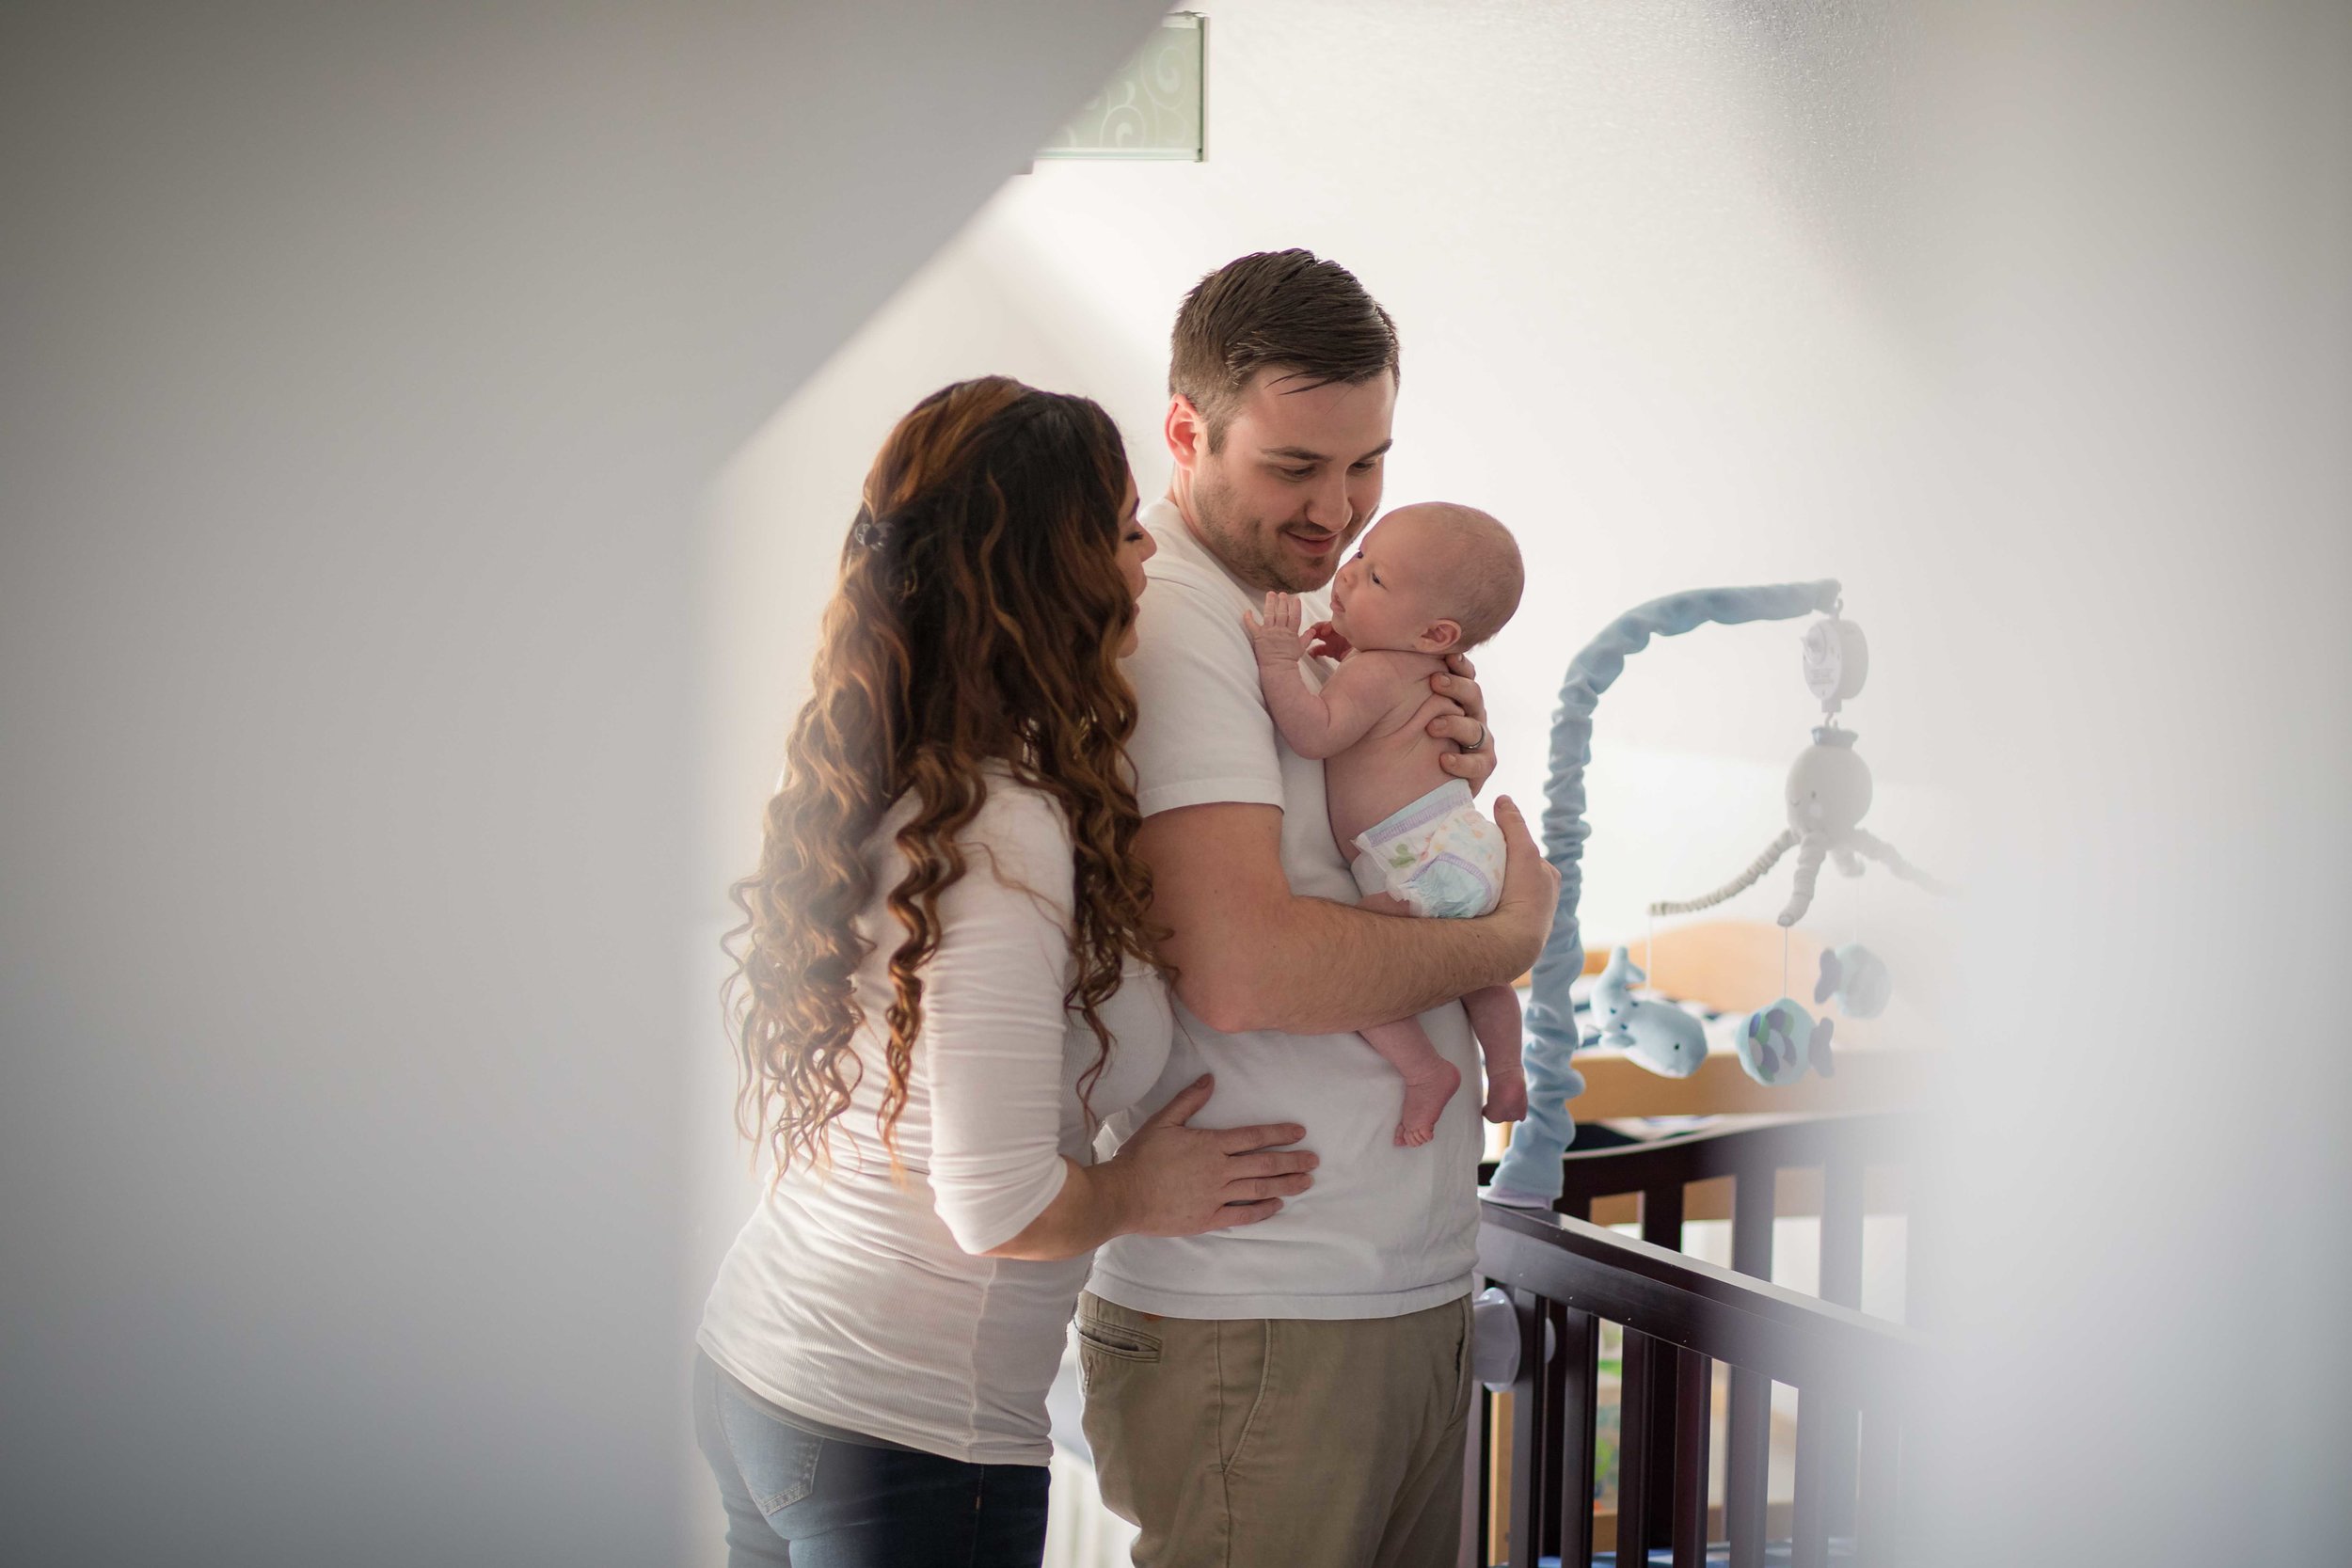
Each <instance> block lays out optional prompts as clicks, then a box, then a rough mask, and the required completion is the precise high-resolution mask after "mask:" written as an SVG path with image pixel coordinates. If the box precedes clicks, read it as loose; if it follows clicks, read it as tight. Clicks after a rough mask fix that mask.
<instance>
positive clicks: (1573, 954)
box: [1486, 581, 1943, 1209]
mask: <svg viewBox="0 0 2352 1568" xmlns="http://www.w3.org/2000/svg"><path fill="white" fill-rule="evenodd" d="M1842 608H1843V603H1842V601H1841V600H1840V599H1839V597H1838V585H1837V584H1836V582H1835V581H1821V582H1810V583H1783V584H1777V585H1773V586H1769V587H1759V588H1708V589H1699V590H1696V591H1693V592H1691V593H1686V594H1670V595H1668V596H1667V597H1665V598H1662V599H1654V600H1652V601H1650V602H1649V603H1648V604H1645V605H1643V606H1641V607H1640V608H1638V609H1636V610H1630V611H1629V612H1627V613H1626V614H1624V615H1622V616H1619V617H1618V618H1617V619H1616V620H1615V621H1613V622H1612V623H1611V624H1610V625H1609V626H1607V627H1606V628H1605V629H1603V630H1602V632H1601V634H1600V635H1599V636H1598V637H1597V638H1595V639H1594V640H1593V641H1591V642H1590V643H1588V644H1586V646H1585V647H1584V649H1583V651H1582V652H1581V653H1579V654H1578V655H1577V656H1576V657H1575V658H1574V659H1573V660H1571V661H1570V663H1569V665H1568V673H1567V678H1566V679H1565V682H1563V684H1562V686H1561V689H1560V710H1559V713H1558V715H1557V716H1556V717H1555V718H1554V720H1553V721H1552V732H1551V782H1550V785H1549V790H1548V792H1547V798H1546V804H1545V808H1544V843H1545V855H1546V858H1547V859H1549V861H1550V862H1551V863H1552V864H1554V865H1556V866H1558V867H1559V868H1560V904H1559V912H1558V914H1557V916H1556V917H1555V918H1554V920H1553V922H1552V927H1551V937H1550V940H1549V942H1547V943H1546V944H1545V946H1544V951H1543V954H1542V956H1541V957H1540V958H1537V959H1536V961H1535V973H1534V980H1533V983H1532V985H1531V989H1530V996H1529V1001H1528V1006H1527V1035H1528V1040H1527V1048H1526V1060H1527V1091H1528V1094H1527V1102H1528V1115H1527V1119H1526V1120H1524V1121H1522V1122H1520V1123H1519V1124H1518V1128H1517V1129H1516V1130H1515V1131H1514V1132H1513V1134H1512V1139H1511V1145H1510V1147H1509V1148H1506V1149H1505V1150H1504V1151H1503V1155H1502V1163H1501V1164H1500V1165H1499V1166H1498V1167H1497V1168H1496V1171H1495V1178H1494V1181H1493V1184H1492V1185H1491V1186H1490V1187H1489V1188H1488V1189H1487V1194H1486V1196H1487V1197H1488V1198H1489V1199H1490V1200H1491V1201H1494V1202H1498V1203H1506V1204H1515V1205H1520V1206H1524V1207H1531V1208H1546V1209H1548V1208H1549V1207H1550V1206H1551V1203H1552V1200H1553V1199H1555V1198H1557V1197H1558V1196H1560V1191H1561V1169H1560V1156H1561V1155H1562V1153H1564V1152H1565V1150H1566V1148H1567V1147H1568V1144H1569V1142H1570V1141H1571V1140H1572V1139H1573V1138H1574V1137H1575V1135H1576V1124H1575V1122H1574V1121H1573V1120H1571V1119H1570V1117H1569V1115H1568V1109H1567V1102H1568V1101H1570V1100H1571V1099H1573V1098H1575V1097H1576V1096H1577V1095H1579V1094H1581V1093H1582V1092H1583V1091H1584V1076H1583V1074H1581V1073H1580V1072H1578V1071H1577V1070H1576V1069H1575V1067H1574V1066H1573V1065H1571V1063H1570V1061H1569V1057H1570V1055H1571V1053H1574V1052H1575V1051H1576V1050H1577V1049H1578V1048H1579V1047H1580V1046H1583V1045H1594V1044H1598V1045H1607V1046H1612V1047H1614V1048H1617V1049H1620V1050H1623V1051H1625V1052H1627V1053H1629V1055H1631V1056H1632V1057H1633V1059H1634V1060H1636V1061H1638V1062H1640V1063H1641V1064H1642V1065H1643V1066H1645V1067H1646V1068H1648V1069H1651V1070H1652V1071H1655V1072H1660V1073H1663V1074H1665V1075H1666V1076H1668V1077H1670V1078H1684V1077H1688V1076H1690V1075H1691V1074H1692V1073H1693V1072H1696V1071H1697V1070H1698V1069H1699V1065H1700V1063H1701V1062H1702V1061H1704V1060H1705V1059H1706V1055H1707V1041H1706V1037H1705V1035H1704V1033H1703V1032H1702V1029H1701V1026H1700V1023H1699V1021H1698V1020H1697V1019H1696V1018H1694V1017H1692V1015H1691V1014H1689V1013H1687V1012H1685V1011H1684V1010H1683V1009H1681V1008H1680V1007H1677V1006H1673V1005H1672V1004H1670V1003H1665V1002H1657V1001H1650V1000H1645V999H1642V998H1637V997H1635V996H1634V995H1633V994H1632V988H1633V987H1634V986H1636V985H1638V984H1640V983H1641V982H1642V981H1643V980H1645V979H1646V978H1647V976H1646V975H1645V974H1643V972H1642V971H1641V970H1640V969H1638V968H1636V967H1635V966H1634V964H1633V962H1632V959H1631V958H1630V956H1629V954H1628V952H1627V951H1626V949H1625V948H1623V947H1619V948H1617V949H1615V950H1614V951H1613V952H1612V953H1611V954H1610V957H1609V963H1608V965H1607V967H1606V968H1604V969H1603V970H1602V971H1601V974H1600V976H1599V978H1598V979H1597V981H1596V982H1595V984H1594V988H1593V998H1592V1007H1593V1016H1594V1019H1595V1021H1596V1022H1597V1024H1598V1025H1599V1032H1598V1034H1597V1035H1596V1036H1594V1037H1591V1038H1589V1039H1586V1038H1581V1037H1580V1036H1579V1033H1578V1030H1577V1026H1576V1021H1575V1015H1574V1013H1573V1011H1572V1010H1571V1005H1570V1003H1569V1000H1568V987H1569V984H1570V983H1571V982H1572V981H1574V980H1575V979H1576V978H1577V977H1578V976H1580V975H1581V974H1583V972H1584V948H1583V942H1582V935H1581V931H1580V930H1579V928H1578V926H1577V915H1576V906H1577V899H1578V896H1579V895H1580V893H1581V890H1582V884H1583V871H1582V864H1581V862H1582V858H1583V852H1584V840H1585V839H1586V838H1588V837H1590V836H1591V833H1592V827H1591V825H1590V824H1589V823H1587V822H1586V821H1585V819H1584V769H1585V768H1586V767H1587V766H1588V765H1590V763H1591V762H1592V736H1593V709H1594V708H1595V707H1596V706H1597V705H1598V703H1599V701H1600V694H1601V693H1602V692H1603V691H1606V690H1607V689H1609V687H1610V686H1611V684H1612V683H1613V682H1614V681H1615V680H1616V678H1617V676H1618V674H1619V673H1621V672H1622V671H1623V670H1624V668H1625V661H1626V659H1627V657H1629V656H1630V655H1633V654H1636V653H1639V652H1640V651H1641V650H1642V649H1643V648H1645V647H1646V646H1648V644H1649V640H1650V639H1651V638H1652V637H1653V636H1657V637H1673V636H1677V635H1679V634H1681V633H1683V632H1686V631H1689V630H1690V629H1692V627H1693V626H1705V625H1707V624H1708V623H1709V622H1713V623H1716V624H1719V625H1724V626H1735V625H1739V624H1740V623H1742V622H1747V621H1785V620H1790V619H1794V618H1795V617H1797V616H1801V615H1805V614H1810V613H1816V612H1818V613H1820V614H1821V615H1822V616H1823V617H1824V619H1822V620H1820V621H1817V622H1815V623H1814V624H1813V625H1812V626H1810V627H1809V628H1807V630H1806V632H1805V635H1804V680H1805V686H1806V688H1807V689H1809V690H1811V692H1812V693H1813V695H1814V696H1815V697H1816V698H1818V699H1819V700H1820V703H1821V705H1822V722H1821V723H1820V725H1819V726H1817V727H1816V728H1815V729H1814V731H1813V744H1812V745H1810V746H1808V747H1806V748H1805V749H1804V751H1803V752H1799V753H1798V756H1797V760H1796V763H1795V765H1794V766H1793V767H1791V768H1789V770H1788V792H1787V794H1788V801H1787V803H1788V828H1787V829H1786V830H1785V831H1784V832H1782V833H1781V834H1780V836H1778V837H1777V838H1775V839H1773V840H1772V843H1771V844H1770V845H1768V846H1767V847H1765V850H1764V852H1763V853H1762V854H1761V855H1758V856H1757V857H1756V860H1755V861H1754V862H1753V863H1750V864H1749V866H1748V867H1747V869H1746V870H1744V871H1742V872H1740V875H1738V876H1737V877H1734V878H1733V879H1731V880H1730V881H1728V882H1725V883H1724V885H1723V886H1721V887H1719V888H1717V889H1715V890H1714V891H1713V892H1712V893H1708V894H1704V895H1700V896H1699V897H1696V898H1690V899H1683V900H1667V901H1661V902H1658V903H1654V904H1652V905H1651V906H1650V907H1649V912H1650V913H1651V915H1653V916H1656V915H1661V914H1684V913H1689V912H1692V911H1697V910H1704V909H1710V908H1712V907H1714V906H1715V905H1717V904H1720V903H1722V902H1724V900H1725V899H1727V898H1730V897H1732V896H1733V895H1736V894H1739V893H1740V892H1741V891H1743V890H1745V889H1747V888H1749V887H1751V886H1753V885H1755V884H1756V881H1758V880H1759V879H1762V878H1763V877H1764V876H1765V875H1766V874H1767V873H1768V872H1770V871H1771V870H1772V868H1773V866H1775V865H1777V864H1778V863H1780V861H1781V859H1782V857H1783V856H1785V855H1787V854H1788V851H1789V850H1791V849H1794V850H1796V851H1797V871H1796V879H1795V884H1794V887H1793V888H1792V890H1791V892H1790V895H1789V898H1788V905H1787V906H1786V907H1785V908H1784V909H1782V911H1780V916H1779V924H1780V926H1781V927H1782V928H1783V929H1784V931H1785V930H1786V929H1787V928H1788V927H1791V926H1794V925H1795V924H1796V923H1797V922H1798V921H1799V920H1801V919H1803V918H1804V913H1805V911H1806V910H1807V909H1808V908H1810V907H1811V905H1812V902H1813V894H1814V888H1815V884H1816V882H1817V879H1819V877H1820V869H1821V864H1822V863H1823V862H1824V861H1827V862H1828V863H1830V864H1832V865H1834V866H1836V868H1837V869H1838V871H1839V873H1840V874H1842V875H1844V876H1848V877H1858V876H1860V875H1862V872H1863V869H1864V863H1865V862H1866V861H1876V862H1878V863H1881V864H1883V865H1884V866H1885V867H1886V868H1887V869H1888V870H1889V871H1890V872H1892V873H1893V874H1894V875H1895V876H1897V877H1899V878H1902V879H1905V880H1907V881H1912V882H1915V883H1917V884H1919V885H1920V886H1922V887H1925V888H1928V889H1930V890H1931V891H1935V892H1941V891H1943V890H1942V889H1941V888H1940V887H1939V886H1938V885H1937V884H1936V883H1935V882H1934V881H1933V880H1932V879H1930V878H1928V877H1927V876H1925V875H1924V874H1922V873H1921V872H1920V871H1919V870H1918V869H1917V868H1916V867H1915V866H1913V865H1912V864H1911V863H1909V862H1907V861H1905V860H1904V859H1903V858H1902V856H1901V855H1900V854H1899V853H1897V852H1896V850H1895V848H1894V847H1892V846H1891V845H1888V844H1887V843H1885V842H1884V841H1883V840H1882V839H1880V838H1878V837H1876V836H1874V835H1873V834H1871V833H1868V832H1865V831H1864V830H1863V828H1862V826H1861V824H1862V819H1863V817H1864V816H1867V814H1868V812H1869V809H1870V769H1869V767H1868V765H1867V764H1866V763H1865V762H1864V761H1863V760H1862V758H1861V756H1860V754H1859V753H1858V752H1855V750H1854V741H1855V738H1856V736H1855V735H1854V733H1853V732H1852V731H1851V730H1845V729H1840V728H1839V727H1838V726H1837V723H1836V718H1837V712H1838V709H1839V708H1840V707H1841V706H1842V705H1844V704H1845V702H1846V701H1847V700H1848V699H1850V698H1851V697H1852V696H1853V695H1854V694H1855V693H1856V692H1858V691H1860V690H1861V689H1862V683H1863V680H1864V678H1865V677H1866V676H1867V674H1868V673H1869V648H1868V644H1867V642H1866V641H1864V639H1863V636H1862V629H1861V628H1860V627H1859V626H1855V625H1854V624H1853V623H1852V622H1851V621H1847V620H1844V619H1841V618H1840V615H1839V611H1840V610H1842ZM1891 994H1892V980H1891V977H1890V976H1889V975H1888V974H1887V970H1886V966H1885V964H1884V963H1883V962H1882V961H1880V959H1879V958H1878V956H1877V955H1876V954H1874V953H1872V952H1871V951H1870V950H1869V949H1868V948H1867V947H1864V946H1862V945H1861V944H1860V943H1858V942H1850V943H1847V944H1846V945H1844V946H1842V947H1839V948H1836V950H1834V951H1830V952H1824V953H1823V954H1822V955H1821V970H1820V978H1819V980H1818V982H1817V983H1816V985H1815V987H1814V991H1813V1000H1814V1002H1815V1004H1816V1005H1820V1004H1824V1003H1828V1002H1831V1001H1832V1000H1835V1001H1836V1003H1837V1005H1838V1006H1839V1007H1840V1008H1841V1009H1842V1010H1843V1011H1844V1013H1845V1015H1846V1016H1847V1017H1848V1018H1874V1017H1876V1016H1877V1015H1878V1014H1879V1013H1880V1012H1882V1011H1883V1010H1884V1009H1885V1007H1886V1004H1887V1001H1888V999H1889V997H1890V995H1891ZM1834 1033H1835V1029H1834V1025H1833V1022H1832V1021H1831V1020H1830V1019H1829V1018H1827V1017H1826V1016H1824V1017H1822V1018H1820V1019H1818V1020H1817V1019H1816V1018H1815V1017H1814V1015H1813V1014H1812V1013H1811V1012H1810V1011H1808V1010H1807V1009H1806V1008H1805V1007H1804V1006H1803V1005H1801V1004H1800V1003H1798V1002H1797V1001H1795V1000H1794V999H1792V998H1790V997H1788V996H1783V997H1781V998H1780V999H1779V1000H1778V1001H1775V1002H1773V1003H1772V1004H1770V1005H1769V1006H1763V1007H1759V1008H1757V1009H1756V1011H1755V1012H1753V1013H1750V1014H1748V1015H1747V1016H1746V1018H1744V1019H1743V1020H1741V1021H1740V1030H1739V1035H1738V1043H1739V1053H1740V1066H1741V1067H1742V1068H1744V1069H1746V1070H1747V1073H1748V1076H1749V1077H1751V1078H1754V1079H1755V1080H1756V1082H1757V1083H1759V1084H1766V1085H1778V1084H1788V1083H1793V1082H1795V1081H1796V1080H1797V1079H1799V1078H1801V1077H1803V1076H1804V1073H1805V1072H1806V1070H1807V1069H1811V1070H1813V1071H1816V1072H1819V1073H1820V1074H1821V1075H1822V1076H1824V1077H1827V1076H1829V1075H1830V1074H1831V1073H1832V1072H1833V1071H1834V1070H1835V1069H1836V1063H1835V1060H1834V1058H1833V1056H1832V1054H1831V1051H1830V1041H1831V1038H1832V1036H1833V1035H1834Z"/></svg>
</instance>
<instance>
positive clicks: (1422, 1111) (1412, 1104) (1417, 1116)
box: [1396, 1058, 1462, 1148]
mask: <svg viewBox="0 0 2352 1568" xmlns="http://www.w3.org/2000/svg"><path fill="white" fill-rule="evenodd" d="M1461 1086H1462V1069H1460V1068H1457V1067H1455V1066H1454V1064H1453V1063H1452V1062H1449V1061H1446V1060H1444V1059H1443V1058H1439V1059H1438V1060H1436V1061H1433V1062H1432V1063H1431V1064H1430V1066H1429V1069H1428V1071H1426V1072H1424V1073H1422V1074H1420V1075H1419V1076H1417V1077H1413V1078H1407V1079H1406V1080H1405V1115H1404V1117H1403V1118H1402V1119H1401V1120H1399V1121H1398V1122H1397V1124H1396V1141H1397V1142H1398V1143H1399V1144H1401V1145H1403V1146H1404V1147H1405V1148H1420V1147H1421V1146H1422V1144H1425V1143H1427V1142H1428V1141H1429V1140H1430V1139H1432V1138H1434V1137H1436V1136H1437V1135H1438V1112H1439V1111H1442V1110H1444V1109H1445V1102H1446V1101H1449V1100H1452V1099H1453V1098H1454V1090H1455V1089H1458V1088H1460V1087H1461Z"/></svg>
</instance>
